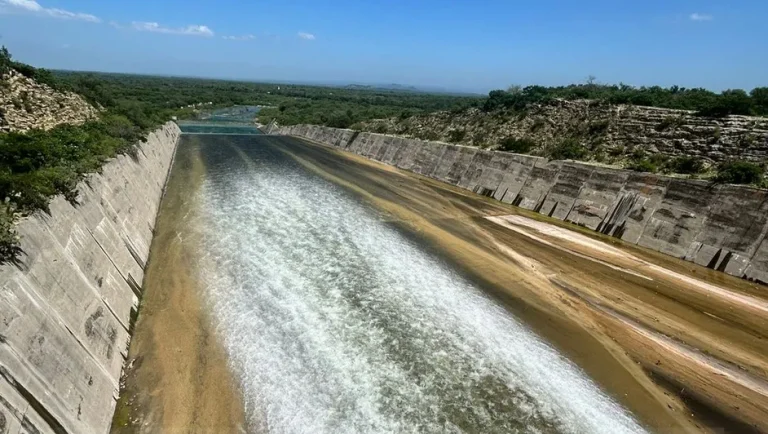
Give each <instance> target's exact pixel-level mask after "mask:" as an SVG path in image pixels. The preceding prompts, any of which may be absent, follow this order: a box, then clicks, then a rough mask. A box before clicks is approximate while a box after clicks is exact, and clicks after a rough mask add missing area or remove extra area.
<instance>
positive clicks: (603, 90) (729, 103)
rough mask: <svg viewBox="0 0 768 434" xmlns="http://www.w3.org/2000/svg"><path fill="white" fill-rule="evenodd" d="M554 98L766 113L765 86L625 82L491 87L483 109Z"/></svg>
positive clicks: (710, 112) (715, 113)
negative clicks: (688, 86)
mask: <svg viewBox="0 0 768 434" xmlns="http://www.w3.org/2000/svg"><path fill="white" fill-rule="evenodd" d="M556 98H562V99H567V100H575V99H589V100H594V101H599V102H606V103H610V104H633V105H639V106H653V107H664V108H671V109H681V110H694V111H696V112H697V113H698V114H699V115H701V116H712V117H722V116H727V115H761V116H766V115H768V87H758V88H755V89H752V91H751V92H750V93H747V92H745V91H743V90H741V89H730V90H725V91H723V92H720V93H715V92H712V91H710V90H707V89H702V88H695V89H686V88H684V87H678V86H672V87H669V88H663V87H659V86H652V87H633V86H628V85H625V84H620V85H602V84H594V83H587V84H573V85H570V86H557V87H544V86H527V87H519V86H512V87H510V88H509V89H508V90H506V91H505V90H494V91H492V92H490V94H489V95H488V99H487V100H485V103H484V104H483V109H484V110H485V111H495V110H500V109H507V110H510V109H511V110H516V111H523V110H526V109H527V108H528V107H530V106H531V105H532V104H541V103H545V102H547V101H551V100H553V99H556Z"/></svg>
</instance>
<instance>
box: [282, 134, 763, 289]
mask: <svg viewBox="0 0 768 434" xmlns="http://www.w3.org/2000/svg"><path fill="white" fill-rule="evenodd" d="M269 132H270V133H272V134H286V135H293V136H296V137H301V138H305V139H309V140H312V141H315V142H318V143H320V144H323V145H326V146H333V147H337V148H341V149H344V150H347V151H350V152H354V153H356V154H359V155H363V156H365V157H368V158H371V159H374V160H377V161H380V162H383V163H386V164H390V165H393V166H396V167H398V168H401V169H405V170H409V171H412V172H415V173H418V174H421V175H424V176H428V177H430V178H434V179H438V180H440V181H443V182H447V183H449V184H453V185H457V186H459V187H462V188H466V189H468V190H471V191H474V192H475V193H478V194H482V195H485V196H488V197H493V198H495V199H497V200H500V201H502V202H505V203H509V204H512V205H515V206H519V207H521V208H525V209H528V210H532V211H536V212H538V213H541V214H544V215H547V216H550V217H552V218H556V219H558V220H564V221H568V222H572V223H575V224H578V225H581V226H584V227H587V228H590V229H592V230H595V231H598V232H602V233H604V234H608V235H611V236H614V237H617V238H621V239H622V240H624V241H627V242H630V243H634V244H638V245H640V246H643V247H647V248H650V249H653V250H656V251H659V252H663V253H666V254H669V255H672V256H675V257H678V258H682V259H685V260H688V261H692V262H695V263H697V264H700V265H702V266H705V267H709V268H712V269H717V270H720V271H723V272H726V273H728V274H731V275H734V276H739V277H744V278H747V279H752V280H757V281H760V282H763V283H768V238H766V234H768V191H766V190H760V189H755V188H750V187H742V186H733V185H714V184H710V183H708V182H704V181H699V180H690V179H680V178H671V177H665V176H659V175H653V174H648V173H638V172H632V171H627V170H622V169H613V168H606V167H600V166H596V165H590V164H585V163H579V162H573V161H550V160H547V159H545V158H541V157H533V156H529V155H518V154H512V153H507V152H496V151H489V150H483V149H478V148H474V147H466V146H457V145H449V144H445V143H440V142H427V141H421V140H414V139H408V138H403V137H395V136H387V135H382V134H373V133H365V132H359V131H353V130H342V129H335V128H327V127H319V126H314V125H295V126H290V127H277V126H274V125H273V126H272V128H271V129H270V130H269Z"/></svg>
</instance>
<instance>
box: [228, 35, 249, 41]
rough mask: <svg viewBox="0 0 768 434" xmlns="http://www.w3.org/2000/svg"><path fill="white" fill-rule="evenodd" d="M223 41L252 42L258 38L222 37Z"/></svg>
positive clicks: (242, 36)
mask: <svg viewBox="0 0 768 434" xmlns="http://www.w3.org/2000/svg"><path fill="white" fill-rule="evenodd" d="M221 39H226V40H229V41H250V40H252V39H256V37H255V36H253V35H240V36H222V37H221Z"/></svg>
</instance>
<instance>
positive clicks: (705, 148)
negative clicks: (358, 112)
mask: <svg viewBox="0 0 768 434" xmlns="http://www.w3.org/2000/svg"><path fill="white" fill-rule="evenodd" d="M362 129H363V130H364V131H372V132H379V133H387V134H398V135H406V136H411V137H417V138H421V139H426V140H440V141H446V142H448V141H451V139H452V138H454V139H455V138H456V137H457V136H461V134H459V135H456V134H455V133H452V131H465V133H464V134H463V137H462V138H461V140H459V141H457V142H456V143H459V144H465V145H473V146H480V147H489V148H494V147H496V146H497V145H498V144H499V142H501V141H502V140H503V139H505V138H507V137H515V138H529V139H531V140H533V141H534V142H536V144H537V146H536V147H535V148H534V150H533V152H532V154H534V155H546V150H547V147H549V146H552V145H554V144H556V143H558V142H560V141H562V140H563V139H565V138H575V139H577V140H578V141H579V142H581V143H582V144H584V145H585V146H586V147H587V148H588V149H589V150H590V151H591V152H590V157H591V158H592V159H597V160H600V161H605V162H611V163H615V162H620V161H621V160H625V159H627V158H628V157H630V156H631V155H633V153H634V152H636V151H642V152H644V153H646V154H656V153H661V154H664V155H668V156H680V155H686V156H695V157H701V158H703V159H704V160H707V161H710V162H719V161H722V160H725V159H729V158H738V159H742V160H748V161H754V162H762V161H765V160H766V159H768V118H762V117H751V116H728V117H725V118H719V119H715V118H704V117H699V116H695V115H694V113H693V112H690V111H685V110H671V109H663V108H656V107H640V106H631V105H611V104H602V103H598V102H596V101H564V100H557V101H553V102H551V103H549V104H544V105H539V106H536V107H532V108H531V109H530V110H529V111H528V112H527V113H485V112H483V111H481V110H478V109H471V110H468V111H465V112H462V113H458V114H456V113H450V112H440V113H433V114H429V115H423V116H414V117H411V118H408V119H404V120H400V119H395V118H393V119H384V120H376V121H371V122H366V123H363V124H362Z"/></svg>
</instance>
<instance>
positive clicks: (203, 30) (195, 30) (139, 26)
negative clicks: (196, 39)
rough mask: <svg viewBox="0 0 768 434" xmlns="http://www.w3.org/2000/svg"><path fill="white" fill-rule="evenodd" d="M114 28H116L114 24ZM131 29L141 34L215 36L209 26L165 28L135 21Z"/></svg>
mask: <svg viewBox="0 0 768 434" xmlns="http://www.w3.org/2000/svg"><path fill="white" fill-rule="evenodd" d="M113 26H115V25H114V24H113ZM131 28H132V29H133V30H137V31H140V32H152V33H165V34H169V35H185V36H206V37H211V36H213V35H214V33H213V30H211V28H210V27H208V26H202V25H197V24H192V25H189V26H186V27H179V28H171V27H163V26H161V25H160V24H158V23H155V22H147V21H133V22H132V23H131Z"/></svg>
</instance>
